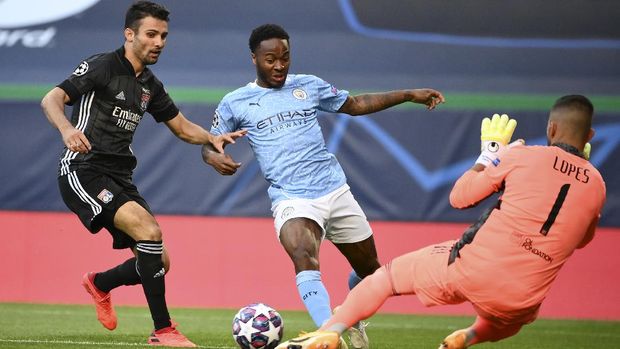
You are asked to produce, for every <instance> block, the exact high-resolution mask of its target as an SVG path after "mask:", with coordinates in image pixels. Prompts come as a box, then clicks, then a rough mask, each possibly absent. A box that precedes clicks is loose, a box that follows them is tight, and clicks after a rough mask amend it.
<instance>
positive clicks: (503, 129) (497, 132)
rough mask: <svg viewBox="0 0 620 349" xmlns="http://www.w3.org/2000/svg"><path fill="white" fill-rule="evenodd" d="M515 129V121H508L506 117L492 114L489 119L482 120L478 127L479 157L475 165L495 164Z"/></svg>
mask: <svg viewBox="0 0 620 349" xmlns="http://www.w3.org/2000/svg"><path fill="white" fill-rule="evenodd" d="M516 127H517V120H515V119H510V118H509V117H508V115H506V114H502V115H501V116H500V115H499V114H494V115H493V117H492V118H491V119H489V118H484V119H482V125H481V126H480V141H481V142H480V156H479V157H478V159H477V160H476V163H477V164H482V165H484V166H489V165H490V164H495V165H496V166H497V159H498V155H499V152H500V151H501V150H502V149H503V148H504V147H506V146H507V145H508V143H509V142H510V139H511V138H512V134H513V133H514V131H515V128H516Z"/></svg>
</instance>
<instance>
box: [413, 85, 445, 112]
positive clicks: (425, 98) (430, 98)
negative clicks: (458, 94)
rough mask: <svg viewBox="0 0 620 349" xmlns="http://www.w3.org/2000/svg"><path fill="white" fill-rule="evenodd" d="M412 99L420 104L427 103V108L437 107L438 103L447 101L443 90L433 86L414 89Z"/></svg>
mask: <svg viewBox="0 0 620 349" xmlns="http://www.w3.org/2000/svg"><path fill="white" fill-rule="evenodd" d="M412 94H413V95H412V98H411V101H412V102H414V103H418V104H424V105H426V109H428V110H432V109H435V107H436V106H437V105H439V104H440V103H443V102H445V101H446V99H445V98H444V96H443V95H442V94H441V92H439V91H437V90H433V89H432V88H419V89H415V90H412Z"/></svg>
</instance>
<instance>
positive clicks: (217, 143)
mask: <svg viewBox="0 0 620 349" xmlns="http://www.w3.org/2000/svg"><path fill="white" fill-rule="evenodd" d="M247 133H248V131H247V130H238V131H235V132H229V133H225V134H223V135H218V136H213V138H212V139H211V144H212V145H213V148H215V150H217V152H219V153H222V154H223V153H224V147H225V146H226V145H228V144H234V143H235V139H237V138H239V137H243V136H245V135H246V134H247Z"/></svg>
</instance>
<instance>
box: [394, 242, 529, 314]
mask: <svg viewBox="0 0 620 349" xmlns="http://www.w3.org/2000/svg"><path fill="white" fill-rule="evenodd" d="M455 242H456V240H449V241H445V242H442V243H439V244H435V245H431V246H428V247H425V248H422V249H419V250H417V251H413V252H410V253H407V254H404V255H402V256H399V257H396V258H394V259H393V260H392V261H391V262H390V263H388V264H387V265H386V268H387V269H388V270H389V275H390V279H391V282H392V287H393V290H394V292H395V293H396V294H403V295H404V294H415V295H417V297H418V299H419V300H420V301H421V302H422V304H424V305H425V306H428V307H430V306H435V305H445V304H460V303H463V302H468V301H469V302H471V303H472V304H473V305H474V309H475V310H476V312H477V313H478V314H479V315H480V316H482V317H484V318H485V319H488V320H490V321H493V322H495V323H498V324H502V325H510V324H527V323H530V322H532V321H534V320H535V319H536V317H537V316H538V308H539V307H540V304H538V305H536V306H533V307H528V308H525V309H506V307H505V300H503V299H499V298H498V302H497V304H495V303H494V302H493V301H492V300H491V301H486V302H484V304H476V303H475V302H472V301H471V300H470V299H469V298H468V297H467V295H466V294H464V293H463V292H462V291H461V289H460V288H459V278H462V276H461V275H459V274H457V273H455V272H454V270H453V269H454V268H450V267H449V266H448V257H449V255H450V250H451V248H452V246H453V245H454V243H455ZM480 287H493V286H492V285H490V284H484V283H482V284H481V285H480ZM497 296H498V297H502V295H501V294H498V295H497ZM500 304H501V305H500Z"/></svg>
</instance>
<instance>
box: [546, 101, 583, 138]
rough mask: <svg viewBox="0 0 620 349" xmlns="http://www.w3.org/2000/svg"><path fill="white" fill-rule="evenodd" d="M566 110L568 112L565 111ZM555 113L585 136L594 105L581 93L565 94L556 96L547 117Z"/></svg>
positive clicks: (581, 135)
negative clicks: (556, 98)
mask: <svg viewBox="0 0 620 349" xmlns="http://www.w3.org/2000/svg"><path fill="white" fill-rule="evenodd" d="M567 112H568V113H567ZM552 115H556V116H557V117H560V118H562V116H564V118H563V119H564V122H568V123H569V124H570V125H571V127H572V128H573V130H574V131H575V132H578V133H579V136H580V137H584V138H585V137H587V135H588V134H589V132H590V128H591V127H592V118H593V116H594V105H592V102H590V100H589V99H588V98H587V97H585V96H582V95H566V96H563V97H560V98H558V100H556V101H555V103H554V104H553V107H552V108H551V113H550V114H549V117H550V118H551V117H552Z"/></svg>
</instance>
